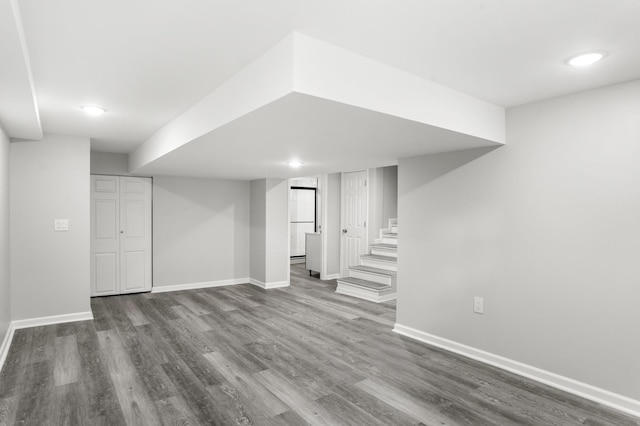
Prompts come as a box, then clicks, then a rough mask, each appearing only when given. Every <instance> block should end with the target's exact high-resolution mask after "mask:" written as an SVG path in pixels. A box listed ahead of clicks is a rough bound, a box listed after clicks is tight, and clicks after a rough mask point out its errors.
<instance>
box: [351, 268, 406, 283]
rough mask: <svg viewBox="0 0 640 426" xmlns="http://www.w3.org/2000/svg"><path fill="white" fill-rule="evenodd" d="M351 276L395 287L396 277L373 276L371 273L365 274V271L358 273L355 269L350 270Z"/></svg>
mask: <svg viewBox="0 0 640 426" xmlns="http://www.w3.org/2000/svg"><path fill="white" fill-rule="evenodd" d="M349 276H351V277H353V278H360V279H363V280H369V281H373V282H376V283H380V284H389V285H393V284H395V282H394V281H395V278H394V277H389V276H385V275H378V274H371V273H369V272H365V271H358V270H355V269H350V270H349Z"/></svg>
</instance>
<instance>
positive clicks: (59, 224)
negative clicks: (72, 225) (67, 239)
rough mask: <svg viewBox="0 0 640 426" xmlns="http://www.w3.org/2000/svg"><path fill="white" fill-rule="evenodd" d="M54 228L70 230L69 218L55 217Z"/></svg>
mask: <svg viewBox="0 0 640 426" xmlns="http://www.w3.org/2000/svg"><path fill="white" fill-rule="evenodd" d="M53 230H54V231H56V232H63V231H68V230H69V219H55V220H54V221H53Z"/></svg>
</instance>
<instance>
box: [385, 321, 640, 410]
mask: <svg viewBox="0 0 640 426" xmlns="http://www.w3.org/2000/svg"><path fill="white" fill-rule="evenodd" d="M393 331H395V332H396V333H398V334H402V335H403V336H407V337H411V338H412V339H415V340H418V341H420V342H423V343H427V344H429V345H433V346H437V347H439V348H442V349H445V350H448V351H450V352H455V353H457V354H460V355H464V356H466V357H468V358H471V359H474V360H476V361H480V362H483V363H485V364H489V365H492V366H494V367H498V368H501V369H503V370H507V371H510V372H512V373H515V374H518V375H520V376H523V377H526V378H529V379H532V380H535V381H537V382H540V383H544V384H545V385H549V386H553V387H554V388H557V389H560V390H563V391H565V392H569V393H572V394H574V395H577V396H580V397H582V398H586V399H589V400H591V401H595V402H598V403H600V404H603V405H606V406H608V407H611V408H614V409H616V410H620V411H623V412H625V413H628V414H631V415H634V416H638V417H640V401H638V400H635V399H632V398H629V397H627V396H624V395H620V394H617V393H614V392H611V391H608V390H605V389H601V388H598V387H596V386H592V385H589V384H587V383H583V382H579V381H577V380H574V379H571V378H569V377H565V376H561V375H559V374H556V373H552V372H550V371H546V370H542V369H540V368H537V367H533V366H531V365H527V364H524V363H521V362H518V361H514V360H512V359H509V358H505V357H502V356H500V355H495V354H492V353H490V352H485V351H483V350H480V349H476V348H474V347H471V346H467V345H463V344H461V343H457V342H454V341H452V340H448V339H444V338H442V337H438V336H434V335H432V334H429V333H425V332H424V331H420V330H416V329H415V328H411V327H407V326H404V325H401V324H397V323H396V325H395V327H394V328H393Z"/></svg>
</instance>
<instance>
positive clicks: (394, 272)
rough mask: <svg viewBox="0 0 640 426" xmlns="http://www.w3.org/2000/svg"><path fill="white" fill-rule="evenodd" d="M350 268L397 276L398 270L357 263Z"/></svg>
mask: <svg viewBox="0 0 640 426" xmlns="http://www.w3.org/2000/svg"><path fill="white" fill-rule="evenodd" d="M349 269H351V270H353V271H362V272H368V273H370V274H376V275H382V276H386V277H395V276H396V271H389V270H388V269H381V268H374V267H373V266H364V265H357V266H349Z"/></svg>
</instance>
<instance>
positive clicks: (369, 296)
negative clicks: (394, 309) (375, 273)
mask: <svg viewBox="0 0 640 426" xmlns="http://www.w3.org/2000/svg"><path fill="white" fill-rule="evenodd" d="M336 293H340V294H345V295H347V296H353V297H357V298H359V299H364V300H369V301H371V302H375V303H381V302H386V301H387V300H393V299H395V298H396V293H395V292H388V293H385V294H378V293H377V292H371V291H367V290H366V289H362V288H358V287H353V286H349V285H340V284H338V288H337V289H336Z"/></svg>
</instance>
